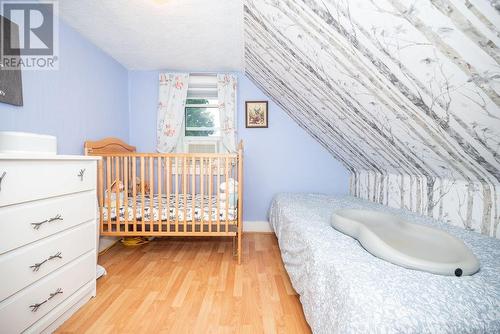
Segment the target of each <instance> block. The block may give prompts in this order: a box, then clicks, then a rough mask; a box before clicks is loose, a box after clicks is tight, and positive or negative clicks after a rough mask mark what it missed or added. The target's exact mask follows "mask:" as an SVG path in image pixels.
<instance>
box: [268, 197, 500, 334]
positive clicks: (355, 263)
mask: <svg viewBox="0 0 500 334" xmlns="http://www.w3.org/2000/svg"><path fill="white" fill-rule="evenodd" d="M341 208H365V209H366V208H367V209H374V210H381V211H385V212H389V213H395V214H399V215H401V216H403V218H404V219H406V220H408V221H412V222H415V223H420V224H425V225H433V226H436V227H438V228H441V229H443V230H445V231H447V232H449V233H451V234H453V235H454V236H456V237H458V238H460V239H462V240H463V241H464V242H465V243H466V244H467V245H468V246H469V247H470V248H471V249H472V251H473V252H474V254H475V255H476V256H477V257H478V259H479V261H480V263H481V269H480V271H479V272H478V273H477V274H475V275H473V276H468V277H449V276H439V275H433V274H430V273H426V272H421V271H415V270H409V269H405V268H402V267H399V266H396V265H393V264H391V263H389V262H386V261H384V260H381V259H378V258H376V257H374V256H372V255H371V254H369V253H368V252H367V251H365V250H364V249H363V248H362V247H361V246H360V244H359V243H358V242H357V240H355V239H353V238H351V237H349V236H346V235H344V234H342V233H340V232H338V231H336V230H335V229H333V228H332V227H331V226H330V217H331V215H332V213H333V212H335V210H338V209H341ZM269 218H270V222H271V225H272V227H273V229H274V231H275V232H276V236H277V237H278V241H279V246H280V249H281V254H282V258H283V262H284V263H285V268H286V270H287V271H288V274H289V275H290V279H291V281H292V284H293V287H294V288H295V290H296V291H297V293H299V294H300V300H301V302H302V306H303V309H304V313H305V316H306V319H307V321H308V323H309V325H310V326H311V328H312V330H313V331H314V332H315V333H500V240H498V239H494V238H489V237H486V236H483V235H480V234H477V233H475V232H470V231H466V230H463V229H460V228H457V227H454V226H450V225H447V224H444V223H439V222H437V221H435V220H433V219H430V218H427V217H421V216H418V215H416V214H413V213H410V212H407V211H405V210H397V209H391V208H388V207H385V206H381V205H378V204H374V203H371V202H367V201H364V200H361V199H357V198H353V197H348V196H345V197H333V196H326V195H317V194H279V195H277V196H276V197H275V198H274V200H273V203H272V205H271V209H270V217H269Z"/></svg>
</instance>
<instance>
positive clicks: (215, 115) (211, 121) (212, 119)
mask: <svg viewBox="0 0 500 334" xmlns="http://www.w3.org/2000/svg"><path fill="white" fill-rule="evenodd" d="M219 123H220V120H219V109H218V108H204V107H201V106H200V107H199V108H197V107H187V108H186V122H185V127H186V128H189V130H187V129H186V130H185V135H186V136H205V137H206V136H213V135H218V134H219V128H220V124H219ZM193 128H200V130H195V129H193ZM206 128H213V129H206Z"/></svg>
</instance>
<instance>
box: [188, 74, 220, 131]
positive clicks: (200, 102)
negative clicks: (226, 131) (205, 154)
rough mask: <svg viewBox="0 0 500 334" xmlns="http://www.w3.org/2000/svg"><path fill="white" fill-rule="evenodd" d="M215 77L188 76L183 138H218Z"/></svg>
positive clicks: (218, 124) (218, 121)
mask: <svg viewBox="0 0 500 334" xmlns="http://www.w3.org/2000/svg"><path fill="white" fill-rule="evenodd" d="M219 118H220V117H219V108H218V99H217V76H216V75H210V74H198V75H196V74H195V75H193V74H192V75H190V77H189V88H188V92H187V100H186V111H185V118H184V119H185V122H184V124H185V128H184V136H185V137H205V138H206V137H218V136H219V135H220V120H219Z"/></svg>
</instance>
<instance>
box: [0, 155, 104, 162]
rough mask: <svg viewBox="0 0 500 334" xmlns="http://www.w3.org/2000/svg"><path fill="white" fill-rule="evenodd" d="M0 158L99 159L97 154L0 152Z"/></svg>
mask: <svg viewBox="0 0 500 334" xmlns="http://www.w3.org/2000/svg"><path fill="white" fill-rule="evenodd" d="M1 160H101V157H98V156H85V155H54V154H11V153H0V161H1Z"/></svg>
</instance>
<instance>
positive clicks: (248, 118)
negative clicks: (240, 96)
mask: <svg viewBox="0 0 500 334" xmlns="http://www.w3.org/2000/svg"><path fill="white" fill-rule="evenodd" d="M267 111H268V103H267V101H246V102H245V125H246V127H247V128H267V127H268V125H269V124H268V114H267Z"/></svg>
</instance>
